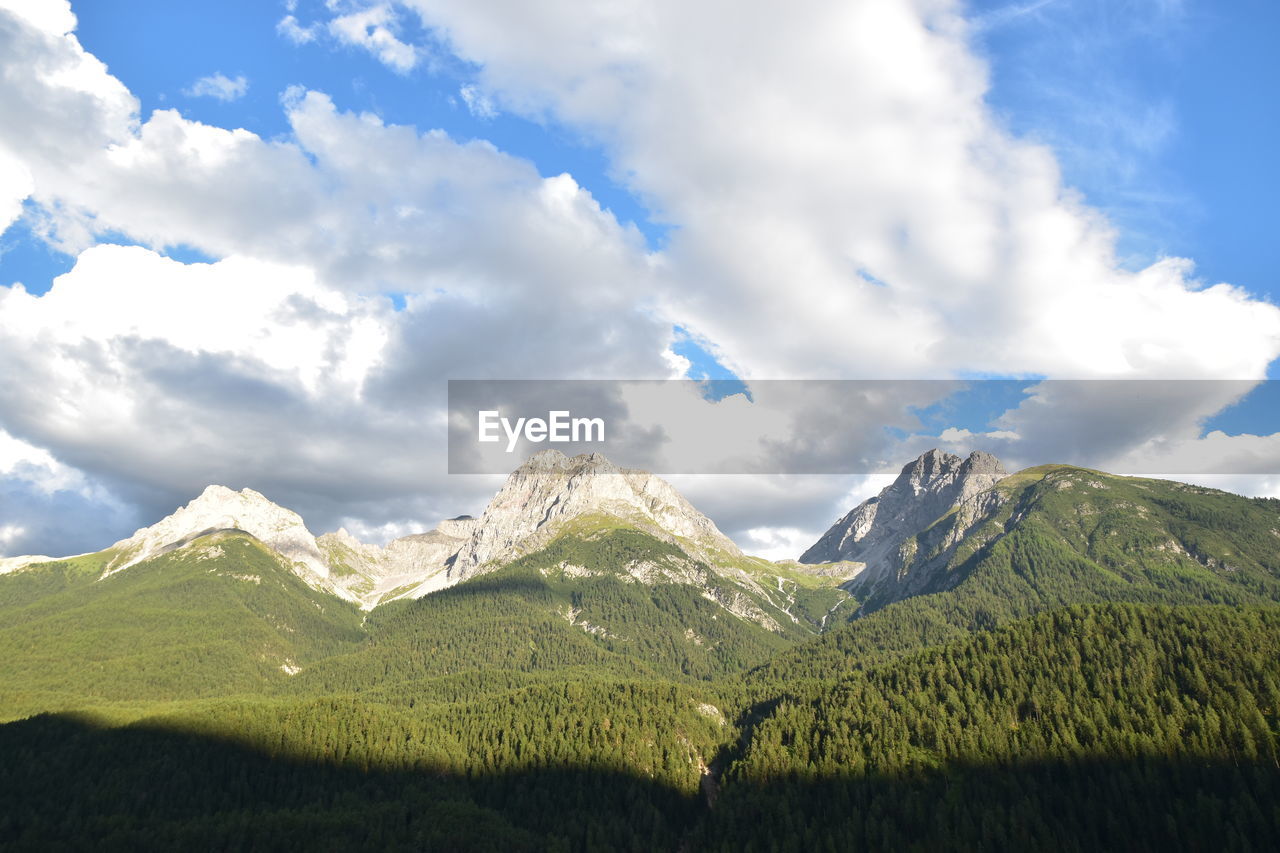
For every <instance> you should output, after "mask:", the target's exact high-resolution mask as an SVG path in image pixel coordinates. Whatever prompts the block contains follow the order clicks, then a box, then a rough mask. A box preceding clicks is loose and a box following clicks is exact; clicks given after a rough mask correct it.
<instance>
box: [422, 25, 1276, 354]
mask: <svg viewBox="0 0 1280 853" xmlns="http://www.w3.org/2000/svg"><path fill="white" fill-rule="evenodd" d="M404 5H405V6H406V7H410V8H414V9H416V10H417V11H418V13H419V14H420V15H421V17H422V19H423V21H424V23H425V24H427V25H428V26H431V27H434V28H436V30H435V31H436V33H437V34H438V35H439V36H441V37H442V38H446V39H447V40H448V43H449V44H450V45H451V46H452V48H453V49H454V50H456V51H457V53H458V54H459V55H460V56H461V57H462V58H464V59H465V60H468V61H471V62H474V63H476V64H477V65H478V66H479V67H480V69H481V70H480V76H479V85H482V86H483V87H484V90H485V91H486V92H489V93H492V94H493V95H494V96H496V97H499V98H501V100H502V102H503V103H504V105H506V106H508V107H509V108H512V109H514V110H517V111H522V112H524V113H525V114H526V115H528V116H531V117H537V116H542V115H547V114H550V115H553V116H555V117H556V118H558V119H560V120H563V121H565V122H568V123H569V124H571V125H575V126H577V127H579V128H581V129H582V130H583V131H584V132H586V133H588V134H591V135H593V136H594V137H596V138H597V139H598V140H600V141H601V142H602V143H603V144H605V145H606V146H607V147H608V149H609V150H610V152H611V153H612V154H613V157H614V160H615V169H616V171H617V173H618V174H621V175H624V176H626V177H627V179H628V180H630V181H631V183H632V186H633V187H634V189H635V190H636V191H637V192H639V193H640V194H642V195H643V197H644V198H646V199H647V200H650V201H651V202H652V205H653V206H654V207H656V208H657V209H658V211H659V213H660V215H661V217H662V218H663V219H664V220H666V221H671V222H675V223H677V224H678V225H679V226H680V227H679V229H678V230H676V231H675V232H673V234H672V237H671V241H670V243H671V244H670V249H669V251H668V252H667V253H666V256H665V257H664V270H665V271H666V272H668V273H669V277H668V279H667V283H668V285H669V287H668V289H666V290H665V291H664V296H665V297H666V298H665V299H664V303H663V304H664V308H665V309H666V310H667V311H668V312H670V316H671V317H672V318H673V319H674V320H676V321H677V322H683V323H685V324H687V325H689V326H690V327H692V328H693V329H694V330H695V331H696V332H698V333H701V334H703V335H705V336H706V337H707V338H709V339H711V340H713V341H716V342H717V343H718V344H719V346H720V347H721V349H722V350H723V352H724V353H725V354H726V357H727V359H728V360H729V361H730V362H731V364H732V365H733V366H734V367H736V368H738V369H740V370H743V371H746V372H747V373H749V374H751V375H756V376H768V377H771V378H773V377H786V376H815V375H817V376H856V375H864V376H865V375H879V376H924V377H932V376H938V375H940V374H942V375H945V374H947V373H950V372H952V371H957V370H964V371H975V372H994V373H1009V372H1015V373H1023V374H1026V373H1041V374H1047V375H1050V376H1054V375H1057V376H1072V377H1080V376H1233V377H1237V376H1260V375H1262V373H1263V371H1264V369H1265V366H1266V364H1267V362H1268V361H1269V360H1270V359H1272V358H1274V357H1275V356H1276V355H1277V354H1278V353H1280V311H1278V310H1277V309H1276V308H1275V307H1274V306H1270V305H1267V304H1264V303H1261V302H1258V301H1256V300H1252V299H1250V298H1249V296H1248V295H1247V294H1246V293H1245V292H1244V291H1242V290H1239V289H1236V288H1231V287H1228V286H1216V287H1211V288H1204V287H1202V286H1201V283H1200V282H1197V281H1195V280H1194V279H1193V278H1192V276H1191V266H1190V264H1189V262H1186V261H1182V260H1169V261H1164V262H1161V263H1158V264H1156V265H1154V266H1152V267H1150V268H1148V269H1145V270H1142V271H1140V272H1137V273H1131V272H1128V271H1126V270H1124V269H1121V268H1120V267H1119V266H1118V264H1117V262H1116V259H1115V257H1114V244H1115V236H1114V234H1113V233H1112V232H1111V230H1110V228H1109V226H1108V224H1107V223H1106V222H1105V221H1104V220H1102V219H1101V218H1100V217H1099V216H1098V215H1097V214H1096V213H1095V212H1093V211H1091V210H1089V209H1088V208H1087V207H1085V206H1083V205H1082V204H1081V203H1080V202H1079V200H1078V199H1077V198H1076V197H1075V196H1074V194H1073V193H1072V192H1070V190H1069V189H1068V188H1066V187H1064V186H1063V184H1062V181H1061V179H1060V176H1059V173H1058V169H1057V166H1056V164H1055V161H1054V158H1053V155H1052V153H1051V152H1050V151H1049V150H1047V149H1045V148H1043V147H1040V146H1037V145H1035V144H1032V143H1029V142H1026V141H1022V140H1018V139H1014V138H1011V137H1010V136H1008V135H1007V134H1006V133H1005V132H1003V131H1002V130H1001V129H1000V127H999V126H998V124H997V123H996V122H995V121H994V120H993V119H992V117H991V115H990V113H989V111H988V108H987V106H986V104H985V101H984V97H985V93H986V85H987V69H986V68H985V67H984V65H983V64H982V63H981V62H980V61H979V60H978V59H977V58H976V57H975V56H974V54H973V52H972V51H971V50H970V45H969V41H968V39H969V26H968V25H967V24H966V22H965V21H964V20H963V19H962V18H961V17H960V12H961V7H960V6H959V4H956V3H950V2H934V3H928V4H916V3H910V2H906V0H900V1H899V2H882V3H874V4H872V3H867V4H842V3H828V2H818V0H810V2H803V3H799V4H793V5H792V6H789V7H788V8H787V10H786V12H785V14H784V13H783V12H781V10H772V9H770V8H769V7H748V8H744V7H742V6H741V5H740V4H737V3H728V2H725V3H707V4H699V6H698V8H697V10H696V11H691V10H690V8H689V6H688V4H684V3H675V2H667V3H646V4H611V5H609V6H603V7H594V8H592V9H591V10H585V11H584V10H582V9H581V8H579V7H578V6H574V5H560V6H555V5H553V6H550V7H547V6H539V7H537V8H536V9H534V8H532V7H529V6H528V5H526V4H522V3H503V4H500V5H499V6H498V7H495V6H493V5H485V6H483V7H481V6H477V5H476V4H472V3H464V2H460V1H459V0H432V2H429V3H428V2H426V0H405V3H404ZM860 272H866V273H869V274H870V275H871V276H873V277H874V278H875V279H877V280H879V281H881V282H884V283H885V284H886V286H883V287H880V286H876V285H874V284H870V283H868V282H867V281H866V280H865V279H864V278H863V276H861V275H860V274H859V273H860ZM783 318H785V320H783ZM1136 318H1140V320H1139V319H1136ZM783 323H785V324H786V325H787V327H789V328H793V329H800V330H803V334H800V335H794V334H792V335H785V336H783V335H779V334H777V330H778V328H779V326H780V324H783ZM1240 329H1245V330H1246V331H1245V333H1243V334H1240V332H1239V330H1240Z"/></svg>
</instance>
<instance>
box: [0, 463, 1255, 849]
mask: <svg viewBox="0 0 1280 853" xmlns="http://www.w3.org/2000/svg"><path fill="white" fill-rule="evenodd" d="M1278 602H1280V502H1277V501H1272V500H1266V499H1248V498H1243V497H1239V496H1236V495H1231V494H1229V493H1225V492H1220V491H1215V490H1212V489H1207V488H1203V487H1199V486H1193V485H1188V484H1183V483H1176V482H1172V481H1165V480H1151V479H1140V478H1131V477H1121V476H1116V475H1111V474H1106V473H1103V472H1098V471H1092V470H1088V469H1082V468H1076V467H1070V466H1063V465H1045V466H1040V467H1036V468H1031V469H1026V470H1023V471H1018V472H1015V473H1013V474H1009V473H1008V472H1006V471H1005V469H1004V467H1003V466H1002V464H1001V463H1000V461H999V460H997V459H995V458H994V457H992V456H990V455H988V454H985V453H981V452H975V453H973V454H971V455H969V456H968V457H967V458H962V457H959V456H955V455H952V454H947V453H942V452H939V451H936V450H935V451H930V452H928V453H926V454H924V455H922V456H921V457H919V458H918V459H916V460H913V461H912V462H910V463H908V464H907V465H906V466H905V467H904V468H903V469H902V471H901V473H900V474H899V475H898V477H897V478H896V479H895V480H894V481H893V483H891V484H890V485H889V486H887V487H886V488H885V489H884V490H883V491H882V492H880V494H879V495H877V496H875V497H873V498H870V499H869V500H867V501H864V502H863V503H861V504H859V505H858V506H856V507H853V508H851V509H850V510H849V512H848V513H847V514H845V515H844V516H842V517H841V518H840V519H838V520H837V521H836V522H835V523H834V524H833V525H832V527H831V528H830V529H829V530H828V531H827V532H826V533H825V534H824V535H823V536H822V537H821V538H820V539H819V540H818V541H817V542H815V543H814V544H813V546H812V547H810V548H809V549H808V550H806V551H805V552H804V554H803V555H801V557H800V559H799V560H796V561H790V560H788V561H779V562H771V561H767V560H764V559H761V558H758V557H752V556H749V555H747V554H744V553H743V552H742V551H741V550H740V549H739V548H738V547H737V546H736V545H735V544H734V543H733V542H732V540H730V539H729V538H728V537H726V536H725V535H724V534H723V533H722V532H721V531H720V530H719V529H717V527H716V525H715V524H714V523H713V522H712V521H711V520H710V519H708V518H707V517H706V516H705V515H703V514H702V513H700V512H698V510H696V509H695V508H694V507H693V506H692V505H691V504H689V502H688V501H687V500H685V499H684V498H683V497H682V496H681V495H680V494H679V493H678V492H677V491H676V490H675V489H673V488H672V487H671V485H670V484H668V483H666V482H665V481H663V480H662V479H660V478H658V477H656V476H654V475H652V474H649V473H647V472H644V471H637V470H630V469H625V468H619V467H617V466H614V465H613V464H611V463H610V462H609V461H608V460H606V459H605V458H604V457H602V456H600V455H598V454H591V455H584V456H578V457H573V458H567V457H565V456H564V455H562V454H560V453H558V452H556V451H544V452H542V453H539V454H537V455H535V456H533V457H532V458H530V459H529V460H528V461H527V462H526V463H525V464H523V465H522V466H520V467H519V468H518V469H517V470H515V471H514V472H513V473H512V474H511V475H510V476H509V477H508V479H507V481H506V482H505V484H504V485H503V486H502V488H501V489H500V490H499V491H498V492H497V494H496V495H495V496H494V497H493V499H492V500H491V501H490V503H489V505H488V506H487V507H486V508H485V510H484V512H483V513H482V514H481V515H480V516H478V517H475V518H471V517H466V516H460V517H457V518H454V519H449V520H446V521H442V522H440V523H439V524H438V525H437V527H436V528H435V529H434V530H432V531H430V532H428V533H422V534H415V535H412V536H407V537H403V538H401V539H397V540H394V541H392V542H390V543H388V544H386V545H385V546H378V545H371V544H365V543H361V542H359V541H357V540H356V539H355V538H354V537H352V536H351V535H350V534H349V533H348V532H346V531H345V530H339V531H336V532H333V533H326V534H324V535H321V536H318V537H317V536H314V535H313V534H312V533H311V532H310V531H309V530H308V529H307V527H306V525H305V523H304V521H303V519H302V518H301V517H300V516H298V515H297V514H296V513H294V512H292V511H291V510H288V509H285V508H283V507H280V506H277V505H276V504H274V503H272V502H271V501H270V500H269V499H268V498H266V497H264V496H263V495H261V494H259V493H258V492H255V491H253V490H251V489H243V490H241V491H233V490H231V489H228V488H225V487H222V486H216V485H215V486H210V487H208V488H207V489H206V490H205V491H204V492H203V493H202V494H201V495H199V496H198V497H196V498H195V499H194V500H192V501H191V502H190V503H188V504H187V505H186V506H184V507H182V508H180V509H178V510H176V511H175V512H174V513H173V514H171V515H170V516H168V517H166V518H164V519H162V520H160V521H158V522H157V523H156V524H153V525H151V526H149V527H146V528H143V529H141V530H138V531H137V532H136V533H134V534H133V535H132V536H130V537H128V538H126V539H123V540H121V541H120V542H117V543H115V544H113V545H111V546H110V547H108V548H106V549H104V550H102V551H100V552H96V553H92V554H81V555H77V556H74V557H68V558H59V559H54V558H49V557H20V558H8V559H6V560H4V561H3V562H2V563H0V660H3V661H5V665H4V668H3V670H2V671H0V718H3V719H4V720H12V721H13V722H10V723H8V724H6V725H3V726H0V747H3V748H4V749H6V753H5V754H6V755H17V756H20V758H19V760H15V761H11V762H7V763H6V764H7V766H6V768H5V769H4V770H0V802H6V803H8V804H9V806H8V808H7V811H6V812H0V819H3V820H7V821H8V822H7V823H3V822H0V835H3V834H6V833H7V834H9V835H10V837H12V838H14V839H17V841H18V842H20V843H17V844H16V846H17V847H18V848H22V847H23V846H24V845H25V846H26V847H29V848H31V849H39V848H41V847H43V846H47V843H55V844H57V843H61V844H63V845H66V846H77V845H80V846H84V842H86V840H87V839H91V838H92V839H94V840H95V841H97V840H100V839H101V838H103V837H105V836H103V835H102V833H104V832H107V833H109V834H110V838H112V839H114V846H128V847H131V848H135V849H137V848H149V847H155V848H157V849H160V848H164V849H173V848H174V847H190V846H193V845H194V846H196V847H206V846H240V845H247V846H252V847H256V848H263V847H267V848H274V847H286V846H291V844H293V843H295V842H299V840H302V839H311V840H312V841H314V842H316V843H323V844H327V845H329V846H334V845H336V846H338V847H343V848H347V847H356V848H366V847H367V848H372V847H375V846H377V847H379V849H384V848H388V847H390V848H394V847H414V848H421V847H423V846H427V847H430V846H432V845H436V846H445V847H451V848H457V849H490V848H493V849H496V848H497V847H508V848H509V847H515V848H517V849H548V848H554V849H614V848H617V849H672V850H674V849H746V848H748V847H750V846H751V845H753V844H754V845H756V846H757V847H760V848H761V849H812V848H813V847H815V846H822V845H830V844H835V845H836V846H845V845H844V843H843V842H846V841H849V839H850V838H856V839H860V840H859V841H858V842H857V844H856V845H855V846H870V847H872V848H880V849H883V848H884V847H895V848H896V847H903V846H906V847H910V846H916V847H920V848H922V849H937V848H938V847H939V846H944V847H946V846H961V847H963V846H982V847H994V848H1001V847H1004V848H1007V849H1014V848H1017V849H1028V846H1030V847H1059V848H1064V849H1097V847H1098V845H1099V844H1101V846H1103V847H1108V846H1110V847H1115V846H1133V844H1137V846H1136V847H1134V849H1143V848H1145V847H1148V846H1150V847H1154V846H1160V845H1164V846H1168V845H1170V844H1172V845H1173V846H1175V847H1177V846H1196V843H1198V840H1203V841H1205V842H1206V843H1207V842H1209V841H1217V840H1219V838H1220V836H1221V832H1222V828H1223V827H1226V828H1227V829H1229V830H1230V832H1234V833H1235V836H1231V835H1230V834H1229V833H1228V835H1227V836H1226V837H1228V838H1233V837H1234V838H1237V839H1238V840H1239V842H1240V844H1239V845H1237V846H1240V847H1241V849H1246V848H1248V847H1250V846H1257V845H1259V844H1260V843H1262V842H1265V841H1268V840H1271V839H1273V838H1274V837H1276V836H1277V827H1280V811H1278V810H1277V809H1276V806H1275V803H1276V802H1280V799H1274V798H1273V799H1268V798H1267V796H1268V792H1276V793H1280V785H1277V781H1280V770H1278V769H1277V768H1280V763H1277V762H1276V755H1277V742H1278V733H1280V712H1277V710H1276V709H1277V708H1280V669H1278V668H1277V664H1276V660H1277V659H1280V658H1277V657H1276V656H1275V654H1274V652H1275V651H1280V616H1277V606H1276V605H1277V603H1278ZM86 762H94V763H92V764H87V763H86ZM85 766H93V767H94V768H95V769H94V770H93V772H92V773H91V774H90V776H91V777H92V778H86V777H85V775H84V773H83V772H81V768H83V767H85ZM193 768H200V773H198V774H195V775H193V770H192V769H193ZM997 768H1001V770H1000V773H1001V774H1003V775H1000V776H991V775H990V773H995V772H996V769H997ZM304 772H305V774H306V775H299V774H302V773H304ZM352 774H354V775H352ZM984 774H985V775H984ZM1160 774H1164V775H1160ZM1157 777H1158V778H1160V779H1162V780H1164V781H1161V782H1159V783H1158V784H1157V783H1156V782H1155V781H1153V780H1155V779H1156V778H1157ZM250 778H253V779H258V780H260V781H256V782H247V781H246V780H247V779H250ZM953 784H954V785H955V786H958V787H954V788H953V787H951V786H952V785H953ZM938 786H941V787H938ZM176 791H181V792H185V794H184V796H185V797H186V799H184V798H183V796H179V795H178V794H176V793H174V792H176ZM1107 791H1112V792H1115V791H1125V792H1127V793H1126V794H1125V796H1126V797H1128V800H1126V804H1125V806H1124V807H1123V808H1120V807H1118V806H1116V805H1115V803H1114V802H1113V799H1114V798H1113V797H1111V796H1110V795H1109V794H1107V793H1106V792H1107ZM41 792H45V794H43V795H42V794H41ZM46 795H47V796H52V797H53V800H51V801H49V802H46V800H45V799H42V797H43V796H46ZM922 798H925V799H923V800H922ZM929 798H933V799H935V800H936V803H937V805H936V807H935V808H933V809H932V811H929V810H926V811H925V812H921V811H920V809H921V803H923V802H925V801H926V800H928V799H929ZM313 802H318V803H327V804H328V805H327V806H325V807H323V808H320V807H317V806H314V805H309V803H313ZM50 803H63V804H67V803H70V805H69V806H68V807H69V808H71V811H72V813H73V814H75V815H76V816H77V818H76V820H74V821H66V820H62V819H60V817H59V816H60V815H61V814H62V812H61V811H59V810H58V809H57V808H55V807H54V806H52V805H50ZM143 803H148V804H149V805H143ZM553 803H554V804H555V805H552V804H553ZM1028 803H1030V804H1031V805H1028ZM1233 803H1234V804H1235V805H1232V804H1233ZM1051 804H1055V805H1051ZM317 808H319V810H318V811H317V810H316V809H317ZM1019 808H1021V809H1023V811H1024V812H1025V814H1023V816H1022V817H1021V818H1019V820H1021V821H1022V823H1021V824H1019V825H1021V826H1025V827H1026V829H1025V832H1023V834H1021V835H1019V834H1018V833H1015V832H1012V831H1011V830H1009V829H1008V828H1007V827H1008V826H1009V825H1010V824H1009V820H1010V819H1009V818H1008V815H1009V814H1011V813H1013V812H1014V811H1016V810H1017V809H1019ZM1108 809H1110V810H1111V811H1112V812H1114V813H1116V814H1119V813H1121V812H1123V814H1124V815H1125V816H1124V817H1123V818H1117V819H1115V820H1111V821H1110V823H1108V819H1105V818H1104V816H1105V814H1107V813H1108ZM1215 810H1216V811H1215ZM370 813H376V814H378V815H381V816H382V817H380V818H379V823H378V827H379V828H378V829H377V831H374V829H372V828H371V827H370V823H369V819H368V814H370ZM926 814H932V818H926ZM1204 815H1208V816H1207V817H1205V816H1204ZM1117 821H1118V823H1117ZM1215 821H1216V822H1215ZM481 827H483V829H481ZM999 827H1005V828H1004V829H999ZM1153 827H1154V828H1153ZM939 832H942V833H943V835H941V836H939V835H938V834H937V833H939ZM211 839H216V841H215V840H211ZM237 839H239V840H237ZM283 839H289V841H288V842H287V843H286V842H285V841H284V840H283ZM957 839H962V840H965V839H967V840H966V841H965V842H964V843H954V844H953V842H956V841H957ZM1139 841H1140V842H1141V843H1138V842H1139ZM1131 842H1132V843H1131ZM849 843H853V842H849ZM108 846H112V845H108ZM1228 846H1230V845H1228ZM1264 846H1265V845H1264Z"/></svg>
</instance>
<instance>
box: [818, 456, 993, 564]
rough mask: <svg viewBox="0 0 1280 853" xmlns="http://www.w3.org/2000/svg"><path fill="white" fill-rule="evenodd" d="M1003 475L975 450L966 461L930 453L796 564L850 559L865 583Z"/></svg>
mask: <svg viewBox="0 0 1280 853" xmlns="http://www.w3.org/2000/svg"><path fill="white" fill-rule="evenodd" d="M1007 476H1008V472H1007V471H1005V470H1004V466H1003V465H1002V464H1000V460H999V459H997V458H996V457H994V456H992V455H991V454H990V453H983V452H982V451H980V450H975V451H974V452H973V453H971V454H969V457H968V458H967V459H965V458H962V457H960V456H956V455H955V454H954V453H945V452H943V451H940V450H930V451H929V452H927V453H924V454H922V455H921V456H920V457H919V458H917V459H916V460H915V461H913V462H909V463H907V464H906V465H905V466H903V469H902V472H901V473H900V474H898V478H897V479H896V480H894V481H893V483H891V484H890V485H889V486H887V487H885V489H884V490H883V491H881V492H880V494H878V495H876V496H875V497H874V498H868V499H867V500H865V501H863V502H862V503H860V504H858V505H857V506H856V507H854V508H853V509H851V510H850V511H849V512H848V514H846V515H845V516H844V517H843V518H841V519H840V520H839V521H837V522H836V523H835V524H834V525H832V526H831V529H830V530H828V531H827V532H826V533H825V534H823V536H822V538H821V539H819V540H818V541H817V542H816V543H814V545H813V546H812V547H811V548H809V550H807V551H805V552H804V554H802V555H801V557H800V562H802V563H828V562H834V561H836V560H851V561H856V562H860V563H866V564H867V570H866V579H867V580H874V579H875V575H876V574H877V572H878V570H879V569H880V567H881V566H884V565H885V564H886V563H887V561H888V560H889V559H890V558H892V557H893V556H894V555H896V554H897V552H898V548H899V547H900V546H901V545H902V543H903V542H904V541H906V540H907V539H908V538H909V537H912V536H915V535H916V534H917V533H919V532H920V531H921V530H924V529H925V528H926V527H928V526H929V525H930V524H932V523H933V522H934V521H935V520H937V519H938V518H939V517H940V516H942V515H943V514H945V513H946V512H948V511H949V510H951V509H952V508H953V507H956V506H959V505H960V504H961V503H963V502H965V501H966V500H969V499H970V498H972V497H974V496H975V495H977V494H979V493H981V492H985V491H986V490H987V489H990V488H991V487H992V486H994V485H995V484H996V483H998V482H999V481H1000V480H1002V479H1004V478H1005V477H1007Z"/></svg>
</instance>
